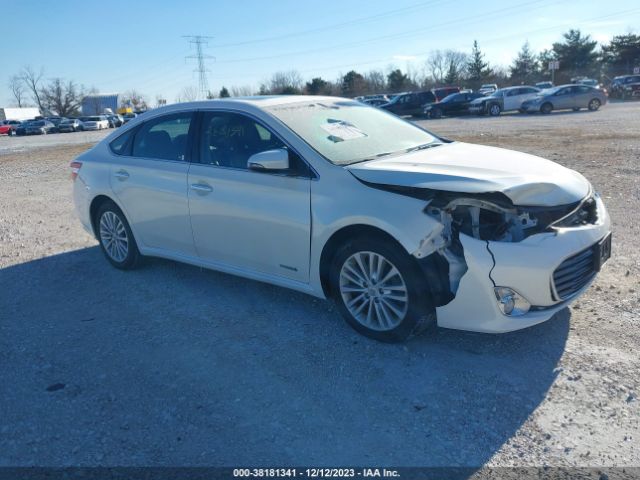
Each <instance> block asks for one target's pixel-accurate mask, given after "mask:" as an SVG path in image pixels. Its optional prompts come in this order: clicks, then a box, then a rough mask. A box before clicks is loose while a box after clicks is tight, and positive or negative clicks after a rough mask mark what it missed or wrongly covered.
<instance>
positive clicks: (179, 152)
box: [131, 112, 193, 161]
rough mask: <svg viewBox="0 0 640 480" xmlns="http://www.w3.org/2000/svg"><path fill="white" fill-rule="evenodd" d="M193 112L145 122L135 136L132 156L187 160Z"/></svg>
mask: <svg viewBox="0 0 640 480" xmlns="http://www.w3.org/2000/svg"><path fill="white" fill-rule="evenodd" d="M192 118H193V114H192V113H191V112H185V113H174V114H171V115H165V116H163V117H160V118H154V119H153V120H149V121H148V122H145V123H144V124H143V125H142V126H141V127H140V128H139V130H138V131H137V132H136V134H135V138H134V139H133V145H132V150H131V154H132V155H133V156H134V157H141V158H157V159H160V160H174V161H184V160H187V156H188V155H187V153H188V138H189V130H190V127H191V123H192V121H191V120H192Z"/></svg>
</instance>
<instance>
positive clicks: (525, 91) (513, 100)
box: [469, 85, 540, 117]
mask: <svg viewBox="0 0 640 480" xmlns="http://www.w3.org/2000/svg"><path fill="white" fill-rule="evenodd" d="M538 92H540V89H538V88H536V87H531V86H528V85H524V86H519V87H506V88H499V89H498V90H496V91H495V92H493V93H492V94H491V95H489V96H488V97H481V98H476V99H475V100H473V101H472V102H471V103H470V104H469V112H470V113H475V114H476V115H485V114H489V115H491V116H494V117H495V116H497V115H500V114H501V113H502V112H513V111H516V110H520V108H521V106H522V102H524V101H525V100H529V99H530V98H533V97H535V96H536V94H537V93H538Z"/></svg>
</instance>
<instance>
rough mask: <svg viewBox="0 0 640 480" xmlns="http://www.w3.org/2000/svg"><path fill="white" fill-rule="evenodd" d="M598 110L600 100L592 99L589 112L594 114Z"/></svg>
mask: <svg viewBox="0 0 640 480" xmlns="http://www.w3.org/2000/svg"><path fill="white" fill-rule="evenodd" d="M599 108H600V100H598V99H597V98H594V99H592V100H591V101H590V102H589V110H590V111H591V112H595V111H596V110H598V109H599Z"/></svg>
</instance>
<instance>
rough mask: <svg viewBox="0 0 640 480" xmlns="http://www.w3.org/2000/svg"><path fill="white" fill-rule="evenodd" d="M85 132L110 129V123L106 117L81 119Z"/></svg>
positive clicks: (96, 116)
mask: <svg viewBox="0 0 640 480" xmlns="http://www.w3.org/2000/svg"><path fill="white" fill-rule="evenodd" d="M80 121H81V122H82V129H83V130H102V129H105V128H109V121H108V120H107V117H105V116H104V115H94V116H92V117H82V118H80Z"/></svg>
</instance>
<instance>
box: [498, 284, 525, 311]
mask: <svg viewBox="0 0 640 480" xmlns="http://www.w3.org/2000/svg"><path fill="white" fill-rule="evenodd" d="M493 292H494V293H495V295H496V300H497V301H498V308H500V311H501V312H502V313H503V314H505V315H508V316H510V317H518V316H520V315H524V314H525V313H527V312H528V311H529V309H530V308H531V304H530V303H529V301H528V300H527V299H526V298H524V297H523V296H522V295H520V294H519V293H518V292H516V291H515V290H513V289H511V288H509V287H495V288H494V289H493Z"/></svg>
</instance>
